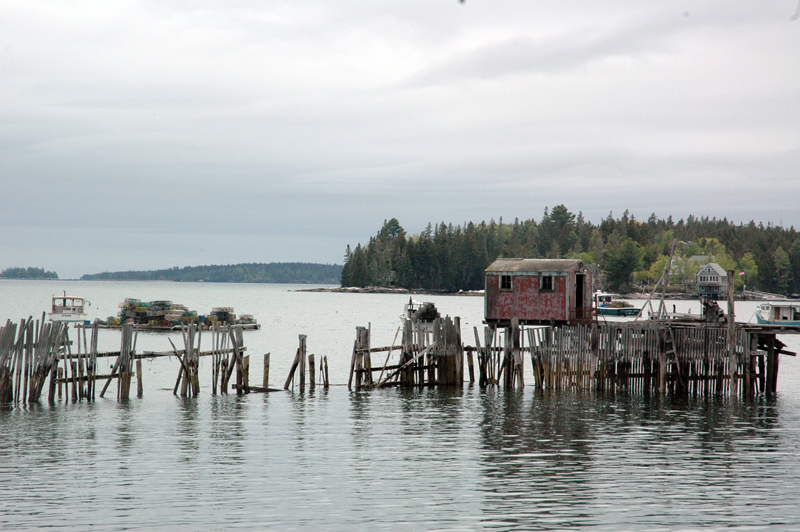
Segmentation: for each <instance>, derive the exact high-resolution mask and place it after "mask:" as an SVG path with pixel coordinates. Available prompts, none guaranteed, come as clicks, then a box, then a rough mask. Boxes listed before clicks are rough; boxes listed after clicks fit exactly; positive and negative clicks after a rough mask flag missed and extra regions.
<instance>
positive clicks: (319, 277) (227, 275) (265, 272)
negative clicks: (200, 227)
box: [81, 257, 346, 284]
mask: <svg viewBox="0 0 800 532" xmlns="http://www.w3.org/2000/svg"><path fill="white" fill-rule="evenodd" d="M345 258H346V257H345ZM341 276H342V267H341V266H338V265H336V264H306V263H301V262H283V263H276V262H272V263H269V264H263V263H251V264H229V265H224V266H223V265H220V266H187V267H185V268H178V267H177V266H176V267H174V268H170V269H166V270H148V271H127V272H103V273H96V274H91V275H88V274H87V275H83V276H82V277H81V279H83V280H110V281H123V280H124V281H186V282H190V281H205V282H214V283H296V284H338V283H339V280H340V278H341Z"/></svg>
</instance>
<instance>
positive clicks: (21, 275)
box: [0, 268, 58, 279]
mask: <svg viewBox="0 0 800 532" xmlns="http://www.w3.org/2000/svg"><path fill="white" fill-rule="evenodd" d="M0 279H58V274H57V273H56V272H50V271H45V269H44V268H6V269H5V270H3V271H2V272H0Z"/></svg>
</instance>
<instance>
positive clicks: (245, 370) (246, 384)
mask: <svg viewBox="0 0 800 532" xmlns="http://www.w3.org/2000/svg"><path fill="white" fill-rule="evenodd" d="M242 387H243V388H244V389H245V390H249V389H250V355H246V356H245V357H244V358H243V359H242Z"/></svg>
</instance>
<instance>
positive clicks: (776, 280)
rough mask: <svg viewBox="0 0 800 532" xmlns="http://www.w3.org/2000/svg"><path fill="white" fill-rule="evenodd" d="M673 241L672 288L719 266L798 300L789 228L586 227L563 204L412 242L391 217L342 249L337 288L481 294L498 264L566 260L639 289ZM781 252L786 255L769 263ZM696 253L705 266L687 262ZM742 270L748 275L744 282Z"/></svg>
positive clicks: (798, 253)
mask: <svg viewBox="0 0 800 532" xmlns="http://www.w3.org/2000/svg"><path fill="white" fill-rule="evenodd" d="M673 239H677V240H678V241H682V242H686V244H681V245H679V246H678V247H677V248H676V251H675V256H674V258H673V262H672V267H671V270H670V282H671V283H672V284H682V283H691V282H694V278H695V275H696V274H697V272H698V271H699V270H700V268H701V267H702V266H703V265H704V264H706V263H708V262H717V263H718V264H720V266H722V267H723V268H725V269H726V270H728V269H734V270H737V276H736V279H735V281H734V282H735V283H737V286H741V283H742V281H744V280H745V279H746V282H747V285H748V287H749V288H754V289H759V290H764V291H768V292H787V291H788V292H790V293H791V292H795V293H797V292H800V236H798V234H797V232H796V231H795V230H794V228H789V229H784V228H780V227H775V226H772V225H767V226H764V225H763V224H756V223H755V222H750V223H749V224H747V225H744V224H739V225H736V224H734V223H732V222H729V221H728V220H727V219H723V220H717V219H709V218H696V217H694V216H689V217H688V218H687V219H686V220H679V221H678V222H675V221H674V220H673V219H672V217H671V216H669V217H667V218H666V219H659V218H658V217H656V215H655V214H652V215H650V217H649V218H648V219H647V221H640V220H637V219H636V218H635V217H634V216H633V215H631V214H630V212H628V211H625V212H624V213H623V215H622V217H621V218H614V216H613V213H609V215H608V216H607V217H606V218H605V219H603V220H602V221H601V222H600V223H599V225H592V224H591V223H590V222H587V221H586V220H585V219H584V218H583V215H582V214H581V213H578V214H577V215H575V214H573V213H571V212H570V211H569V210H568V209H567V208H566V207H565V206H564V205H557V206H556V207H553V208H552V209H545V210H544V214H543V216H542V219H541V221H540V222H538V223H537V222H536V221H535V220H533V219H529V220H519V219H517V220H514V222H513V223H511V224H506V223H503V219H502V218H500V219H499V221H498V222H495V220H491V221H489V222H488V223H487V222H480V223H473V222H469V223H467V224H464V225H456V226H454V225H453V224H445V223H444V222H442V223H440V224H438V225H433V224H428V226H427V227H426V228H425V230H424V231H422V232H421V233H420V234H419V235H414V236H413V237H409V236H407V235H406V232H405V230H403V228H402V227H401V226H400V223H399V222H398V221H397V219H395V218H392V219H391V220H389V221H386V222H384V225H383V227H382V228H381V230H380V231H379V232H378V233H377V234H376V235H375V236H374V237H372V238H371V239H370V240H369V242H368V243H367V244H366V245H361V244H358V245H357V246H356V248H355V249H354V250H351V249H350V247H349V246H348V250H347V252H346V253H345V264H344V269H343V271H342V285H343V286H369V285H383V286H397V287H405V288H420V289H427V290H443V291H457V290H475V289H481V288H483V271H484V270H485V269H486V267H487V266H488V265H489V264H491V263H492V261H494V260H495V259H496V258H498V257H520V258H559V257H572V258H579V259H581V260H583V261H584V262H585V263H589V264H591V263H595V262H597V263H599V264H600V268H601V271H602V272H603V273H604V274H605V277H606V279H607V280H608V284H609V286H608V288H611V289H615V288H626V287H628V286H629V285H630V283H631V281H632V280H633V279H634V275H633V274H634V272H637V273H636V276H635V278H636V280H637V282H641V283H652V282H655V281H657V280H658V279H659V278H660V277H661V273H662V272H663V266H664V264H665V262H666V256H668V255H669V251H670V248H671V246H672V241H673ZM779 247H780V248H781V249H782V250H789V251H787V252H784V254H783V255H785V257H784V256H783V255H781V256H780V257H778V259H779V260H777V261H776V257H775V255H774V254H775V252H776V250H777V249H778V248H779ZM696 255H699V256H707V258H706V259H705V260H700V261H698V260H696V259H691V257H693V256H696ZM779 255H780V254H779ZM690 259H691V260H690ZM631 268H633V269H631ZM739 271H745V276H744V277H745V279H742V278H741V277H742V276H739V275H738V272H739Z"/></svg>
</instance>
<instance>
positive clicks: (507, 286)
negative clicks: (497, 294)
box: [500, 275, 511, 290]
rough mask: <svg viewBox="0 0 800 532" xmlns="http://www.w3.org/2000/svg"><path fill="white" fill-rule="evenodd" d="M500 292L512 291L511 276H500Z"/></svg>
mask: <svg viewBox="0 0 800 532" xmlns="http://www.w3.org/2000/svg"><path fill="white" fill-rule="evenodd" d="M500 290H511V276H510V275H501V276H500Z"/></svg>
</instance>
